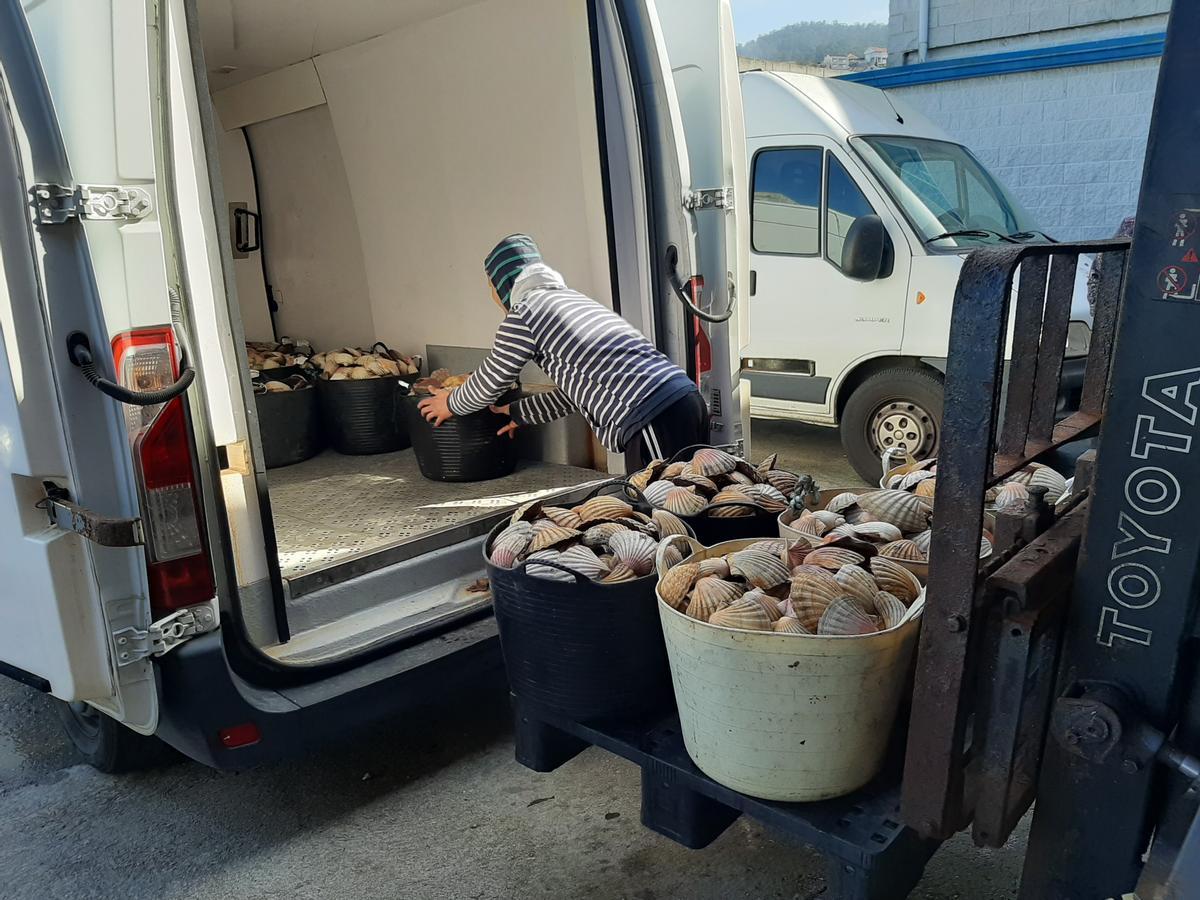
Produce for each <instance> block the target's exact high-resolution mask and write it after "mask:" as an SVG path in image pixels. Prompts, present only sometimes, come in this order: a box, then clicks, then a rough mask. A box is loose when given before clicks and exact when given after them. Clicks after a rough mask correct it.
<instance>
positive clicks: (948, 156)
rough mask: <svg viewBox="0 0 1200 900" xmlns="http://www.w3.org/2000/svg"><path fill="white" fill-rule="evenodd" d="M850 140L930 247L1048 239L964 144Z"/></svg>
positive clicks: (898, 139) (890, 138)
mask: <svg viewBox="0 0 1200 900" xmlns="http://www.w3.org/2000/svg"><path fill="white" fill-rule="evenodd" d="M850 143H851V145H852V146H853V147H854V149H855V150H856V151H858V154H859V155H860V156H861V157H862V158H863V159H864V160H866V163H867V165H868V166H870V167H871V169H872V171H873V172H874V173H875V176H876V177H877V178H878V179H879V180H880V181H881V182H883V185H884V187H885V188H886V189H887V191H888V193H890V194H891V196H892V199H893V200H895V201H896V203H897V204H899V206H900V208H901V209H902V210H903V211H904V215H905V216H906V217H907V218H908V221H909V223H910V224H911V225H912V226H913V228H914V229H916V231H917V234H919V235H920V237H921V240H922V241H924V242H925V243H926V244H928V245H930V246H931V247H935V248H944V249H954V248H956V247H975V246H979V245H980V244H995V243H999V242H1001V241H1026V240H1031V239H1036V238H1039V237H1044V235H1043V234H1042V232H1040V231H1038V230H1037V226H1036V224H1035V223H1034V221H1033V219H1032V217H1030V215H1029V213H1027V212H1026V211H1025V210H1024V209H1023V208H1022V207H1021V205H1020V204H1019V203H1017V201H1016V200H1015V199H1014V198H1013V197H1012V195H1011V194H1009V193H1008V191H1007V190H1006V189H1005V188H1004V186H1003V185H1001V184H1000V182H998V181H997V180H996V179H995V178H993V177H992V175H991V173H989V172H988V170H987V169H985V168H984V167H983V166H982V165H981V164H980V162H979V161H978V160H977V159H975V157H974V156H972V155H971V151H969V150H968V149H967V148H966V147H963V146H961V145H959V144H951V143H949V142H948V141H935V140H929V139H926V138H912V137H894V136H884V137H855V138H851V139H850Z"/></svg>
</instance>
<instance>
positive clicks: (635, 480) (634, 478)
mask: <svg viewBox="0 0 1200 900" xmlns="http://www.w3.org/2000/svg"><path fill="white" fill-rule="evenodd" d="M666 467H667V461H666V460H665V459H653V460H651V461H650V465H648V466H646V468H644V469H641V470H640V471H637V472H634V473H633V474H632V475H630V476H629V483H630V484H631V485H633V486H634V487H635V488H637V489H638V490H639V491H644V490H646V486H647V485H648V484H650V482H652V481H654V480H655V479H657V478H658V476H659V474H660V473H661V472H662V470H663V469H665V468H666Z"/></svg>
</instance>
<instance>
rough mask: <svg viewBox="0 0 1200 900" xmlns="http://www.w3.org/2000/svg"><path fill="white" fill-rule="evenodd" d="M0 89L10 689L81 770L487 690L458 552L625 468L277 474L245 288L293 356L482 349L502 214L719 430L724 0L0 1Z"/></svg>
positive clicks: (740, 139) (481, 607)
mask: <svg viewBox="0 0 1200 900" xmlns="http://www.w3.org/2000/svg"><path fill="white" fill-rule="evenodd" d="M673 70H675V71H677V72H678V75H673V74H672V72H673ZM0 91H2V92H3V97H2V98H0V184H2V185H3V189H2V190H0V253H2V256H0V259H2V261H3V265H2V266H0V272H2V273H3V274H2V278H0V334H2V336H3V345H4V353H3V354H2V355H0V410H2V411H0V437H2V440H0V449H2V450H3V456H2V459H3V467H4V470H5V476H6V477H5V478H4V479H3V480H2V483H0V529H3V542H2V544H0V548H2V549H0V560H2V562H3V567H4V575H5V578H6V580H7V590H5V591H4V593H3V596H2V597H0V673H2V674H5V675H8V676H10V677H14V678H17V679H18V680H21V681H23V682H25V683H27V684H29V685H32V686H34V687H36V688H38V689H40V690H43V691H45V692H47V693H49V694H51V695H52V696H53V697H55V698H57V700H58V701H59V706H60V711H61V713H62V717H63V720H64V722H65V724H66V726H67V730H68V733H69V734H70V735H71V737H72V738H73V739H74V741H75V743H76V745H77V746H78V747H79V748H80V750H81V751H82V752H83V753H84V754H85V755H86V757H87V758H88V759H89V760H90V761H91V762H92V763H93V764H94V765H97V766H99V767H101V768H104V769H107V770H112V771H115V770H119V769H122V768H128V767H130V766H132V765H135V764H136V763H137V762H138V761H139V759H141V758H143V756H144V755H145V754H146V753H147V752H152V751H153V750H154V748H156V747H158V746H160V745H159V744H156V743H155V741H156V740H157V739H161V740H162V741H165V742H166V743H168V744H170V745H173V746H174V747H176V748H177V749H179V750H180V751H182V752H184V753H185V754H187V755H189V756H191V757H192V758H194V759H197V760H201V761H203V762H205V763H207V764H209V765H213V766H218V767H222V768H243V767H246V766H249V765H253V764H256V763H258V762H261V761H263V760H267V759H272V758H276V757H279V756H281V755H283V754H285V753H291V752H295V751H298V750H301V749H304V748H306V747H310V746H313V745H314V744H317V743H319V742H321V741H325V740H329V739H337V738H344V737H347V736H348V735H350V734H351V733H352V729H353V728H354V727H356V726H359V725H361V724H364V723H367V722H370V721H374V720H378V719H380V718H383V717H387V716H393V715H396V714H397V713H398V712H400V711H402V710H404V709H405V708H406V707H411V706H413V705H415V704H418V703H426V702H429V701H436V700H437V699H438V698H439V697H441V696H442V695H443V694H444V693H445V692H446V691H448V690H449V689H450V688H452V687H453V686H454V685H455V684H469V683H472V682H477V680H478V679H479V678H480V677H481V671H482V670H483V669H490V668H495V667H497V666H498V665H499V652H498V650H499V648H498V641H497V637H496V628H495V623H494V621H493V620H492V618H491V616H490V608H489V601H488V595H487V594H486V593H479V592H478V591H475V590H472V587H473V583H474V582H475V581H476V580H477V579H478V578H479V577H480V576H481V575H482V574H483V559H482V552H481V551H482V542H483V536H484V535H485V534H486V533H487V531H488V530H489V529H490V528H491V526H492V525H493V524H494V523H496V522H497V521H499V520H500V519H501V518H502V517H504V516H506V515H508V514H509V511H510V510H511V509H512V508H513V507H514V506H515V505H516V504H518V503H519V502H522V501H523V500H525V499H527V498H529V497H533V496H544V495H548V494H553V493H556V492H562V491H563V490H564V489H565V490H567V491H568V492H570V493H572V494H573V495H579V494H581V493H582V492H583V488H581V487H580V485H582V484H585V483H589V482H594V481H595V480H597V479H600V478H602V477H603V476H604V475H605V474H607V473H609V472H620V471H622V468H623V464H624V463H623V460H620V459H608V458H606V457H605V456H604V455H603V453H602V452H599V451H598V450H597V449H596V448H595V447H594V446H589V447H585V448H584V451H583V455H582V457H581V456H580V453H579V452H578V450H577V449H574V450H571V451H570V452H569V453H568V451H566V450H564V449H563V448H561V447H559V446H558V445H556V444H554V443H553V442H549V443H547V444H546V445H545V446H540V447H539V446H538V445H536V444H535V446H534V451H535V454H534V456H532V457H531V458H530V459H528V460H527V461H526V463H525V464H523V466H522V467H521V468H520V470H519V472H518V475H517V476H513V477H514V478H518V476H519V479H520V480H516V481H505V480H500V481H497V482H494V483H493V482H489V483H483V484H481V485H446V484H442V483H434V482H427V481H425V480H424V479H422V478H420V476H419V475H417V474H415V472H416V470H415V468H413V466H412V460H411V451H402V452H401V453H399V454H392V455H388V456H387V457H355V456H340V455H338V454H336V453H333V452H332V451H328V452H326V453H324V454H322V455H321V456H319V457H317V458H315V459H312V460H309V461H307V462H304V463H300V464H297V465H295V466H291V467H288V468H287V469H281V470H273V471H271V472H268V471H267V470H266V468H265V465H264V462H263V456H262V443H261V435H260V432H259V426H258V422H257V414H256V407H255V400H254V395H253V392H252V388H251V384H250V374H249V370H248V367H247V360H246V355H245V350H244V346H243V342H244V340H246V339H247V338H250V339H259V340H262V339H269V338H270V337H271V320H270V312H269V309H268V301H270V300H273V301H275V303H276V305H277V307H278V310H277V314H278V316H279V318H280V319H281V320H283V321H284V322H285V323H286V327H287V329H288V331H289V333H290V334H292V335H293V336H295V337H303V338H307V339H309V340H311V341H312V342H314V344H316V345H317V346H318V349H320V348H321V347H322V346H324V347H337V346H340V345H342V344H345V343H350V342H354V343H357V344H362V345H366V344H368V343H369V342H372V341H374V340H376V339H382V340H384V341H385V342H387V343H388V344H389V345H390V346H392V347H395V348H397V349H401V350H404V351H407V352H411V353H421V354H425V353H432V352H435V351H436V352H438V353H442V354H443V355H444V357H445V358H446V359H447V360H450V359H454V360H462V361H470V360H475V361H477V360H478V359H479V358H480V357H481V356H482V355H483V353H484V352H485V351H486V349H487V347H488V345H489V343H490V339H491V334H492V330H493V328H494V326H495V325H496V324H497V320H496V318H494V317H495V311H494V310H493V309H492V308H491V305H490V302H489V299H488V295H487V290H486V286H485V284H484V276H483V270H482V260H483V256H484V254H485V253H486V252H487V251H488V249H489V248H490V247H491V246H492V245H493V244H494V243H495V241H496V240H497V239H498V238H499V237H501V236H503V235H505V234H507V233H510V232H512V231H517V230H521V231H527V232H529V233H531V234H533V235H535V236H536V237H537V238H538V239H539V241H540V243H541V245H542V248H543V250H544V251H545V254H546V257H547V259H548V261H549V262H551V263H552V264H555V265H556V266H557V267H559V268H560V269H562V271H563V272H564V274H565V275H566V278H567V280H568V282H569V283H571V284H572V285H573V286H575V287H577V288H579V289H581V290H583V291H585V292H588V293H590V294H591V295H592V296H595V297H596V298H598V299H599V300H600V301H601V302H605V303H609V304H611V305H612V306H613V308H614V309H616V310H617V311H619V312H620V313H621V314H622V315H623V316H624V317H626V318H627V319H628V320H629V321H630V322H632V323H634V324H635V325H636V326H637V327H638V328H640V329H641V330H642V331H643V332H645V333H646V334H647V335H650V336H651V337H652V338H653V339H654V340H655V341H656V342H657V343H658V345H659V346H660V347H661V348H662V349H663V350H664V351H665V352H667V353H668V354H669V355H670V356H671V357H672V358H673V359H675V360H676V361H678V362H679V363H680V364H681V365H685V366H687V367H688V369H689V371H690V372H691V373H692V374H693V375H694V376H695V377H696V378H697V380H698V381H700V382H702V383H703V385H704V386H705V388H706V389H707V390H708V392H709V395H710V400H711V402H712V403H713V405H714V407H716V409H717V415H716V416H715V417H714V439H715V440H718V441H721V442H738V441H740V440H742V438H743V434H742V424H743V423H742V416H743V415H744V412H745V407H746V403H745V401H744V398H743V397H742V396H741V385H740V381H739V373H738V366H739V360H740V356H741V355H742V352H743V351H744V347H743V343H744V342H743V340H742V338H741V334H740V331H739V325H738V323H739V322H744V321H745V303H746V295H747V293H748V292H747V291H745V290H742V289H741V286H742V285H743V284H744V283H745V279H746V270H747V255H746V244H745V232H744V229H739V228H738V227H737V226H738V221H739V219H740V218H744V214H745V210H744V209H743V208H741V206H739V205H738V204H744V203H745V202H746V198H745V194H744V193H743V192H742V191H741V189H740V188H738V189H737V190H735V189H734V186H735V185H742V184H745V183H746V178H747V177H748V176H747V167H746V157H745V147H746V144H745V135H744V133H743V130H742V121H743V120H742V114H741V109H740V92H739V90H738V76H737V62H736V53H735V44H734V37H733V29H732V20H731V15H730V11H729V5H728V2H727V0H657V2H655V0H421V2H413V3H392V4H389V3H378V2H375V0H342V2H338V3H331V2H316V0H314V2H304V3H296V2H293V0H148V2H137V0H91V2H88V3H78V2H75V0H24V2H21V0H0ZM249 148H253V150H254V156H253V165H251V164H250V159H251V157H250V154H249V153H248V152H247V151H248V149H249ZM231 204H232V205H234V206H235V207H236V208H237V209H244V210H247V211H248V213H249V214H256V215H258V216H259V220H260V224H261V237H262V239H263V245H264V246H270V248H271V251H270V254H269V256H268V257H267V258H266V259H261V258H256V257H255V256H254V253H255V251H254V250H253V246H254V244H255V241H254V240H246V239H245V238H247V235H244V234H243V235H239V237H240V238H242V239H240V240H238V241H237V242H236V244H237V248H238V249H237V252H236V256H237V257H238V258H237V259H236V260H235V246H234V244H235V242H234V240H233V239H232V236H231V234H230V219H231V209H230V206H231ZM241 218H242V219H243V220H244V219H245V218H246V215H244V214H243V215H242V216H241ZM269 283H271V284H274V285H276V287H274V288H271V289H269V288H268V287H267V285H268V284H269ZM278 285H285V286H286V287H283V288H280V287H278ZM734 297H736V298H738V301H739V302H740V307H739V305H738V303H735V302H733V299H732V298H734ZM687 304H699V305H700V307H699V309H700V311H701V312H706V314H707V316H708V318H709V319H715V320H721V321H720V322H719V323H706V324H705V325H704V326H703V328H701V327H699V326H698V325H697V324H696V317H695V316H693V315H692V314H690V313H688V312H687V310H686V308H685V306H686V305H687ZM464 364H465V363H464ZM460 371H462V370H460ZM406 453H407V454H410V456H405V455H404V454H406ZM150 736H154V737H150Z"/></svg>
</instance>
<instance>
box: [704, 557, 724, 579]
mask: <svg viewBox="0 0 1200 900" xmlns="http://www.w3.org/2000/svg"><path fill="white" fill-rule="evenodd" d="M709 575H715V576H716V577H717V578H728V577H729V563H727V562H726V561H725V557H723V556H714V557H712V558H711V559H702V560H700V577H701V578H707V577H708V576H709Z"/></svg>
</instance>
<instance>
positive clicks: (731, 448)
mask: <svg viewBox="0 0 1200 900" xmlns="http://www.w3.org/2000/svg"><path fill="white" fill-rule="evenodd" d="M736 449H737V444H689V445H688V446H686V447H684V448H683V449H682V450H680V451H679V452H678V453H676V454H675V455H674V456H672V457H671V458H670V459H669V460H667V462H668V463H675V462H679V461H680V460H681V459H682V458H683V455H684V454H685V453H689V452H690V453H693V454H694V453H695V452H696V451H697V450H724V451H726V452H727V453H731V452H733V451H734V450H736Z"/></svg>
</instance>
